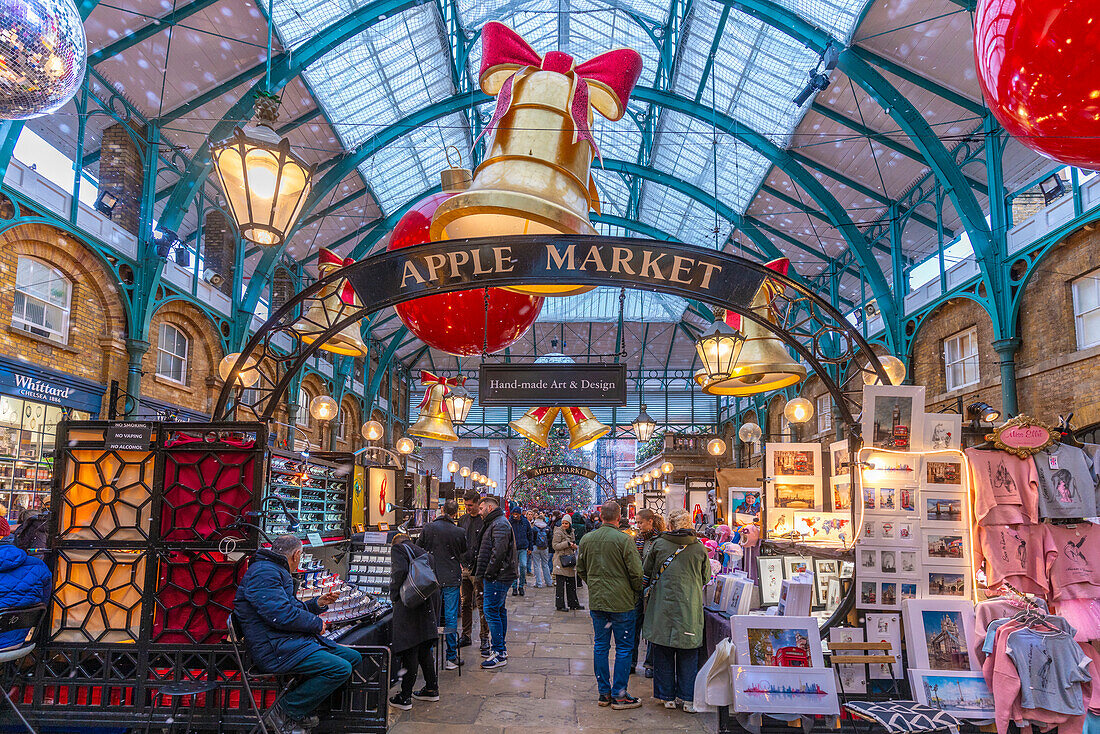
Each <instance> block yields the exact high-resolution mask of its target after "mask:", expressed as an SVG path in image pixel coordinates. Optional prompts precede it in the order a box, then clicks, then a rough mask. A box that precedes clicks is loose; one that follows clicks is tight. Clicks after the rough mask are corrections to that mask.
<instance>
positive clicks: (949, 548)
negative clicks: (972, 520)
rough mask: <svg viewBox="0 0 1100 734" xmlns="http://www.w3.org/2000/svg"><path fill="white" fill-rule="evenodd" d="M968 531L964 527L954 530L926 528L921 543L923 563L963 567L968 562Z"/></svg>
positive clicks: (960, 526) (959, 526) (957, 527)
mask: <svg viewBox="0 0 1100 734" xmlns="http://www.w3.org/2000/svg"><path fill="white" fill-rule="evenodd" d="M966 559H967V552H966V530H965V528H964V527H963V526H962V525H958V526H956V527H954V528H925V529H924V540H923V541H922V543H921V562H922V563H929V564H933V565H936V564H939V565H948V566H950V565H952V561H954V562H957V564H958V565H959V566H962V564H963V563H965V562H966Z"/></svg>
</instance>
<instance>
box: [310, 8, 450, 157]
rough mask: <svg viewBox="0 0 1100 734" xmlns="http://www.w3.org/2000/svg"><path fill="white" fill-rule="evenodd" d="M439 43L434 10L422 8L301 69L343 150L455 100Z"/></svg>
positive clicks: (388, 21)
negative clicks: (425, 109)
mask: <svg viewBox="0 0 1100 734" xmlns="http://www.w3.org/2000/svg"><path fill="white" fill-rule="evenodd" d="M294 1H298V0H294ZM443 43H444V42H443V33H442V20H441V18H440V17H439V12H438V10H437V9H436V6H435V5H434V4H429V5H422V6H419V7H416V8H411V9H409V10H406V11H405V12H403V13H400V14H398V15H395V16H393V17H392V18H387V19H386V20H384V21H381V22H380V23H377V24H375V25H374V26H372V27H371V28H370V29H368V30H366V31H364V32H363V33H360V34H359V35H358V36H356V37H355V38H354V39H352V40H350V41H348V42H346V43H344V44H342V45H341V46H340V47H339V48H337V49H335V50H333V51H332V52H330V53H328V54H326V55H325V56H324V57H322V58H321V59H319V60H318V61H317V62H316V63H314V64H312V65H311V66H310V67H309V68H308V69H306V71H305V74H304V76H305V79H306V81H307V82H308V83H309V86H310V88H311V89H312V90H313V93H314V95H315V96H316V97H317V101H318V102H319V103H320V105H321V107H322V108H323V109H324V110H325V114H326V115H327V116H328V118H329V120H331V121H332V126H333V128H335V130H336V133H337V134H338V135H339V136H340V140H341V141H342V142H343V144H344V147H345V148H346V149H348V150H351V149H353V148H355V147H356V146H358V145H359V144H360V143H362V142H363V141H365V140H367V139H369V138H370V137H371V136H372V135H374V134H375V133H377V132H378V131H379V130H381V129H382V128H383V127H385V126H387V125H392V124H393V123H395V122H397V121H398V120H401V119H403V118H405V117H407V116H408V115H410V114H412V113H413V112H416V111H417V110H419V109H422V108H423V107H426V106H428V105H430V104H432V103H434V102H439V101H441V100H444V99H447V98H449V97H450V96H452V95H453V94H454V91H455V90H454V83H453V81H452V77H451V72H450V61H449V59H450V50H449V48H447V47H445V46H444V45H443Z"/></svg>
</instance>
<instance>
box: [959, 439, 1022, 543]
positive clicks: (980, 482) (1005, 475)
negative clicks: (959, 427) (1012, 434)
mask: <svg viewBox="0 0 1100 734" xmlns="http://www.w3.org/2000/svg"><path fill="white" fill-rule="evenodd" d="M966 458H967V459H969V461H970V477H971V480H972V481H971V484H972V486H973V487H974V514H975V515H976V516H977V520H978V523H979V524H980V525H1019V524H1021V523H1034V522H1038V521H1039V475H1038V474H1037V473H1036V471H1035V464H1034V463H1033V462H1032V461H1031V460H1030V459H1018V458H1016V457H1015V456H1013V455H1012V454H1009V453H1006V452H1004V451H985V450H978V449H974V448H969V449H967V450H966Z"/></svg>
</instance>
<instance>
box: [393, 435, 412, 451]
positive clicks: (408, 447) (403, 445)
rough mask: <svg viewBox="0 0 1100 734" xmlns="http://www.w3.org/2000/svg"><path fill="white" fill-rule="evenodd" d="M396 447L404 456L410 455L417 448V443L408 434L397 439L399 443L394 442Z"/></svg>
mask: <svg viewBox="0 0 1100 734" xmlns="http://www.w3.org/2000/svg"><path fill="white" fill-rule="evenodd" d="M394 448H395V449H397V453H399V454H402V455H404V456H408V455H409V454H411V453H412V452H413V450H415V449H416V444H414V443H413V442H412V439H411V438H409V437H408V436H402V437H401V438H399V439H397V443H396V444H394Z"/></svg>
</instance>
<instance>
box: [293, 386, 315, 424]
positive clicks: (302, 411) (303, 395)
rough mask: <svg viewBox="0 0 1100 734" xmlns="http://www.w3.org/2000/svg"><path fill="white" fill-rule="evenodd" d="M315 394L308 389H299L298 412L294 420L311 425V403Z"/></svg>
mask: <svg viewBox="0 0 1100 734" xmlns="http://www.w3.org/2000/svg"><path fill="white" fill-rule="evenodd" d="M311 400H313V396H312V395H310V394H309V392H308V391H306V390H299V391H298V412H297V413H296V414H295V415H294V422H295V423H296V424H297V425H299V426H302V427H303V428H306V427H308V426H309V403H310V401H311Z"/></svg>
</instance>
